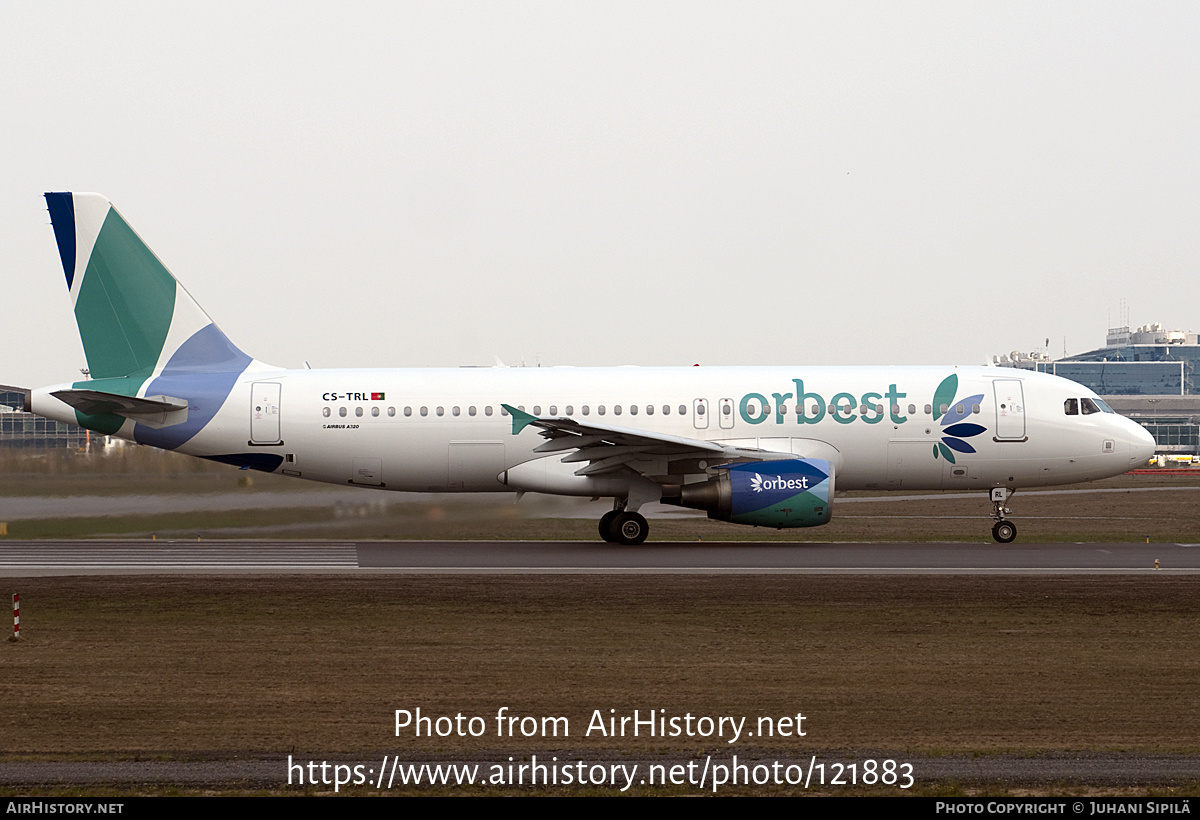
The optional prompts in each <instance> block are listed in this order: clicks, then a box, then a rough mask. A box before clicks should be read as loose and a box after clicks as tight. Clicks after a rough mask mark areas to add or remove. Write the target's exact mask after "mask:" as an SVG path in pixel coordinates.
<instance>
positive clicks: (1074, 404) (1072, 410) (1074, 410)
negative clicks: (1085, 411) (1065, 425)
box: [1063, 399, 1079, 416]
mask: <svg viewBox="0 0 1200 820" xmlns="http://www.w3.org/2000/svg"><path fill="white" fill-rule="evenodd" d="M1063 412H1064V413H1066V414H1067V415H1068V416H1078V415H1079V399H1067V400H1066V401H1065V402H1063Z"/></svg>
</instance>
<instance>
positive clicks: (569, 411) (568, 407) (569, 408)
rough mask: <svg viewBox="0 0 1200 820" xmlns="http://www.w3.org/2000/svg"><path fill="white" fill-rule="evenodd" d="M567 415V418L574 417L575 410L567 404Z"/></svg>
mask: <svg viewBox="0 0 1200 820" xmlns="http://www.w3.org/2000/svg"><path fill="white" fill-rule="evenodd" d="M567 415H568V416H573V415H575V408H574V407H572V406H571V405H569V404H568V405H567Z"/></svg>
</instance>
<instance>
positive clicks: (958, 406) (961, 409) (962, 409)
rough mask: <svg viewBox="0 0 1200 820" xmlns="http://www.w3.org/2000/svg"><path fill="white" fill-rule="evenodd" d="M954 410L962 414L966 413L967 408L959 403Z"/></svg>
mask: <svg viewBox="0 0 1200 820" xmlns="http://www.w3.org/2000/svg"><path fill="white" fill-rule="evenodd" d="M954 412H955V413H958V414H959V415H960V416H962V415H966V408H965V407H963V406H962V405H961V404H959V405H956V406H955V408H954Z"/></svg>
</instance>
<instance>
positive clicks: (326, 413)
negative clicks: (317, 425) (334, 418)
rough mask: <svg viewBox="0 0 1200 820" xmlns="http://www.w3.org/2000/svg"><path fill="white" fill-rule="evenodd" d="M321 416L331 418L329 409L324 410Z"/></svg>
mask: <svg viewBox="0 0 1200 820" xmlns="http://www.w3.org/2000/svg"><path fill="white" fill-rule="evenodd" d="M321 415H322V416H324V417H325V418H329V408H328V407H326V408H325V409H324V410H322V411H321Z"/></svg>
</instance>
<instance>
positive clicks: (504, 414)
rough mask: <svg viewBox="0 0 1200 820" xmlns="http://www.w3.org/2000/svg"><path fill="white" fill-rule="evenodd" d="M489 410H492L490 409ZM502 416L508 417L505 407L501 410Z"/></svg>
mask: <svg viewBox="0 0 1200 820" xmlns="http://www.w3.org/2000/svg"><path fill="white" fill-rule="evenodd" d="M488 409H489V410H491V408H490V407H489V408H488ZM500 415H502V416H507V415H508V410H506V409H505V408H504V407H503V406H501V408H500Z"/></svg>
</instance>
